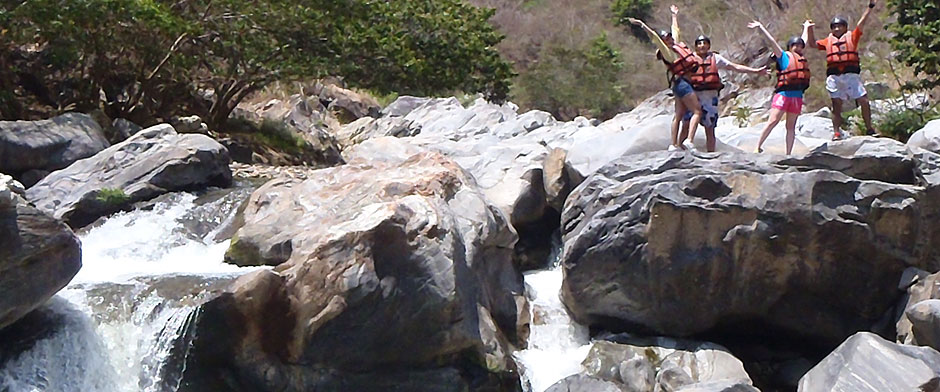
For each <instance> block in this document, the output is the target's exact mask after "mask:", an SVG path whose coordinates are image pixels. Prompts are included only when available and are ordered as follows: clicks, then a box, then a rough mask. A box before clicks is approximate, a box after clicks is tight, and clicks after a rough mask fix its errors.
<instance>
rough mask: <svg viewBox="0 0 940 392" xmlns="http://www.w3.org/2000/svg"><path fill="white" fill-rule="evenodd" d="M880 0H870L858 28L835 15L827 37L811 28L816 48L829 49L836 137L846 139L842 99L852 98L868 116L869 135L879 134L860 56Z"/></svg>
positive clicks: (828, 76) (828, 72)
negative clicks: (818, 36) (860, 44)
mask: <svg viewBox="0 0 940 392" xmlns="http://www.w3.org/2000/svg"><path fill="white" fill-rule="evenodd" d="M876 1H877V0H869V2H868V8H866V9H865V12H864V13H862V17H861V18H860V19H859V20H858V24H856V25H855V29H854V30H852V31H848V29H849V23H848V22H847V21H846V20H845V19H844V18H841V17H838V16H837V17H835V18H832V22H830V23H829V30H830V34H829V36H828V37H826V38H825V39H821V40H818V41H816V40H815V37H813V30H810V31H809V41H808V42H812V41H816V48H817V49H819V50H825V51H826V90H828V91H829V97H830V98H832V132H833V134H832V140H839V139H842V138H843V137H844V136H843V134H842V130H841V129H840V127H841V126H842V102H843V101H845V100H848V99H851V100H855V103H856V104H858V106H859V107H860V108H862V118H863V119H864V120H865V130H866V133H867V134H869V135H876V134H877V132H875V128H874V127H873V126H872V125H871V105H870V104H869V103H868V92H867V91H865V85H864V84H863V83H862V78H861V77H859V75H858V74H859V72H861V70H862V69H861V63H860V61H859V56H858V42H859V39H861V38H862V26H863V25H865V21H867V20H868V14H870V13H871V10H872V9H873V8H875V5H876V4H877V3H876Z"/></svg>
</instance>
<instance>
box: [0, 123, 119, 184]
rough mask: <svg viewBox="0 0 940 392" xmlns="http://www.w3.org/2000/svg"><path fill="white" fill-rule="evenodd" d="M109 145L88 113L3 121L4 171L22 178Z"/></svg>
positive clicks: (0, 160) (0, 149) (0, 165)
mask: <svg viewBox="0 0 940 392" xmlns="http://www.w3.org/2000/svg"><path fill="white" fill-rule="evenodd" d="M108 145H109V144H108V141H107V139H106V138H105V136H104V133H103V131H102V130H101V126H99V125H98V123H97V122H95V120H94V119H92V118H91V116H89V115H87V114H81V113H66V114H63V115H61V116H57V117H54V118H51V119H48V120H41V121H0V172H3V173H7V174H10V175H13V176H14V177H19V175H21V174H22V173H24V172H27V171H29V170H42V171H53V170H58V169H62V168H64V167H66V166H68V165H71V164H72V162H75V161H77V160H79V159H82V158H87V157H90V156H92V155H95V154H96V153H98V152H99V151H101V150H104V149H105V148H107V147H108Z"/></svg>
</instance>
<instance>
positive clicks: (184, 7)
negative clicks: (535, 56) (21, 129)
mask: <svg viewBox="0 0 940 392" xmlns="http://www.w3.org/2000/svg"><path fill="white" fill-rule="evenodd" d="M491 15H492V13H491V11H487V10H482V9H478V8H475V7H472V6H469V5H466V4H464V3H463V2H461V1H459V0H441V1H433V2H429V1H423V0H400V1H391V2H384V1H374V0H258V1H241V0H173V1H171V0H30V1H14V2H4V3H2V5H0V21H2V22H3V23H2V24H0V26H11V28H9V29H7V28H0V38H3V40H0V50H2V52H0V65H5V67H3V70H0V76H4V78H3V80H6V81H7V82H2V83H5V84H0V114H2V115H3V117H7V118H10V117H13V118H16V117H22V116H24V113H23V108H22V107H21V105H20V107H17V105H16V104H17V103H20V102H22V101H23V100H24V99H25V98H29V99H31V100H32V101H33V102H35V103H37V104H40V105H44V106H46V107H49V108H52V109H53V111H62V110H68V109H73V110H83V111H88V110H91V109H94V108H98V107H101V108H103V109H104V110H105V112H106V113H107V114H108V115H109V116H111V117H125V118H130V119H133V120H136V121H138V122H142V123H147V122H152V121H148V120H149V119H159V118H161V117H166V116H170V115H174V114H182V113H196V114H199V115H200V116H202V117H203V118H204V119H206V120H207V122H208V123H209V124H210V126H215V127H218V126H219V125H221V124H223V123H224V121H225V120H226V119H227V118H228V116H229V115H230V113H231V112H232V110H233V109H234V107H235V106H236V105H237V104H238V103H239V102H240V101H241V100H242V99H244V98H245V97H246V96H247V95H249V94H251V93H252V92H254V91H257V90H259V89H261V88H263V87H264V86H265V85H267V84H269V83H271V82H273V81H275V80H282V81H285V80H295V79H309V78H316V77H323V76H327V75H340V76H344V77H345V78H346V80H347V82H349V83H350V84H351V85H354V86H359V87H364V88H369V89H373V90H376V91H380V92H390V91H399V92H403V93H412V94H422V95H433V94H437V93H447V92H452V91H456V90H462V91H466V92H473V93H475V92H481V93H483V94H485V95H486V96H487V97H488V98H490V99H492V100H496V101H499V100H502V99H505V97H506V94H507V92H508V87H509V79H510V78H511V77H512V76H513V75H512V71H511V67H510V66H509V64H508V63H506V62H505V61H504V60H503V59H502V58H501V57H500V56H499V54H498V52H497V51H496V49H495V45H496V44H497V43H499V41H500V40H502V38H503V37H502V36H501V35H499V34H498V33H496V32H495V31H494V30H493V28H492V26H490V25H489V23H488V22H487V20H488V18H489V17H490V16H491ZM7 76H9V78H7ZM9 80H13V81H14V82H9ZM11 96H12V97H14V98H16V99H13V100H10V99H7V100H6V101H4V97H11ZM102 97H103V98H104V99H101V98H102Z"/></svg>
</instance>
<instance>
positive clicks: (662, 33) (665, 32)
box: [659, 30, 672, 38]
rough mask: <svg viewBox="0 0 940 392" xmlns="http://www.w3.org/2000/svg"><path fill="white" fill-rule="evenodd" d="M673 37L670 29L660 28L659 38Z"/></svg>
mask: <svg viewBox="0 0 940 392" xmlns="http://www.w3.org/2000/svg"><path fill="white" fill-rule="evenodd" d="M666 37H672V33H670V32H669V31H668V30H659V38H666Z"/></svg>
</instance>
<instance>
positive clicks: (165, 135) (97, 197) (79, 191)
mask: <svg viewBox="0 0 940 392" xmlns="http://www.w3.org/2000/svg"><path fill="white" fill-rule="evenodd" d="M229 163H230V159H229V156H228V151H227V150H226V149H225V147H222V145H221V144H219V143H217V142H216V141H214V140H212V139H211V138H209V137H208V136H205V135H198V134H187V135H181V134H178V133H176V131H175V130H174V129H173V127H171V126H169V125H166V124H164V125H157V126H154V127H150V128H147V129H145V130H143V131H140V132H139V133H137V134H136V135H134V136H132V137H131V138H129V139H127V140H125V141H124V142H121V143H118V144H115V145H114V146H111V147H109V148H107V149H106V150H104V151H102V152H100V153H98V154H97V155H95V156H93V157H91V158H87V159H83V160H81V161H78V162H76V163H74V164H72V165H71V166H69V167H68V168H66V169H63V170H59V171H56V172H53V173H52V174H50V175H49V176H47V177H46V178H44V179H43V180H42V181H40V182H39V183H38V184H36V185H34V186H33V187H32V188H29V189H28V190H27V192H26V196H27V198H28V199H29V201H30V202H32V203H34V204H35V205H36V207H37V208H39V209H40V210H43V211H45V212H46V213H48V214H50V215H52V216H53V217H55V218H56V219H61V220H64V221H66V222H68V223H69V224H70V225H72V227H82V226H85V225H87V224H89V223H91V222H93V221H94V220H95V219H98V218H99V217H102V216H105V215H108V214H110V213H113V212H116V211H119V210H121V209H123V208H126V207H127V206H129V205H130V204H132V203H135V202H138V201H143V200H149V199H152V198H154V197H157V196H159V195H161V194H164V193H168V192H173V191H181V190H195V189H201V188H205V187H208V186H228V185H230V184H231V181H232V174H231V170H230V169H229V166H228V165H229Z"/></svg>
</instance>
